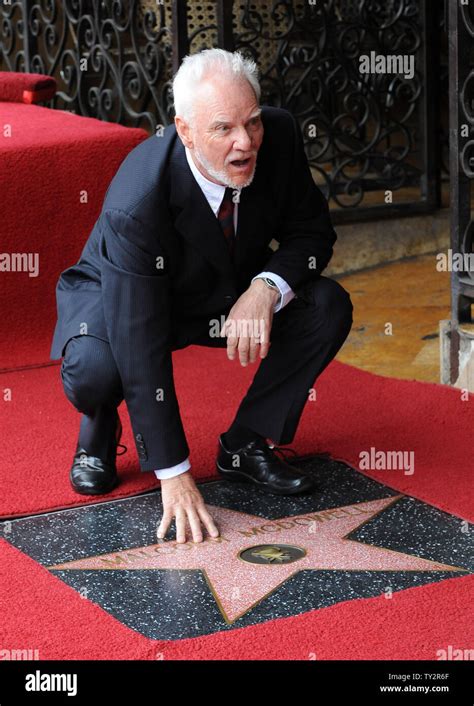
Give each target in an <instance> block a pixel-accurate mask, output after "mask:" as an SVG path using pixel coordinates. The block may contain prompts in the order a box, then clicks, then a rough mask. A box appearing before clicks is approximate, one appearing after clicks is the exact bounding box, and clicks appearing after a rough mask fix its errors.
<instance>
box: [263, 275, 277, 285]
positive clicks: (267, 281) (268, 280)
mask: <svg viewBox="0 0 474 706" xmlns="http://www.w3.org/2000/svg"><path fill="white" fill-rule="evenodd" d="M265 282H266V283H267V284H269V285H270V287H276V284H275V282H274V281H273V280H272V279H270V277H265Z"/></svg>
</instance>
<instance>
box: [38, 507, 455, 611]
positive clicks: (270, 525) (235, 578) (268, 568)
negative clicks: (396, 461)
mask: <svg viewBox="0 0 474 706" xmlns="http://www.w3.org/2000/svg"><path fill="white" fill-rule="evenodd" d="M401 497H403V496H401V495H399V496H396V497H391V498H384V499H382V500H370V501H369V502H364V503H357V504H355V505H346V506H345V507H340V508H333V509H330V510H322V511H318V512H308V513H305V514H303V515H297V516H291V517H284V518H281V519H278V520H265V519H264V518H262V517H257V516H255V515H248V514H246V513H242V512H236V511H234V510H226V509H224V508H220V507H214V506H208V507H209V508H210V512H211V514H212V517H213V518H214V520H215V522H216V524H217V526H218V527H219V530H220V537H218V538H216V539H213V538H211V537H206V539H205V540H204V541H203V542H201V543H193V542H191V541H190V542H186V543H185V544H178V543H177V542H176V541H163V540H161V541H160V542H159V543H157V544H150V545H148V546H144V547H137V548H134V549H125V550H123V551H119V552H111V553H110V554H101V555H98V556H92V557H88V558H86V559H79V560H77V561H70V562H66V563H64V564H56V565H55V566H49V567H48V568H49V569H55V570H59V569H102V570H115V571H116V570H131V569H195V570H201V571H202V572H203V573H204V576H205V578H206V580H207V582H208V584H209V587H210V589H211V591H212V593H213V595H214V597H215V599H216V601H217V604H218V605H219V608H220V610H221V612H222V615H223V617H224V619H225V620H226V622H228V623H233V622H234V621H235V620H237V619H238V618H240V617H241V616H242V615H243V614H244V613H246V612H247V611H248V610H250V609H251V608H252V607H253V606H254V605H256V603H258V602H259V601H261V600H263V598H265V597H266V596H267V595H269V594H270V593H271V592H272V591H274V590H275V589H276V588H277V587H278V586H280V585H281V584H282V583H283V582H284V581H286V580H287V579H288V578H290V576H293V575H294V574H296V573H297V572H298V571H301V570H303V569H313V570H318V571H321V570H324V569H327V570H333V571H334V570H340V571H462V570H463V569H460V568H459V567H454V566H449V565H447V564H439V563H437V562H434V561H429V560H426V559H421V558H419V557H417V556H412V555H410V554H404V553H402V552H397V551H393V550H391V549H382V548H379V547H375V546H372V545H370V544H363V543H361V542H359V541H357V540H351V539H346V537H347V535H348V534H350V533H351V532H353V531H354V530H355V529H357V528H358V527H360V526H361V525H363V524H364V523H366V522H368V521H369V520H370V519H372V518H373V517H374V516H375V515H376V514H378V513H380V512H382V511H383V510H385V509H386V508H387V507H389V506H390V505H392V504H393V503H395V502H397V501H398V500H399V499H400V498H401ZM261 545H289V546H290V547H297V548H299V549H301V550H303V551H304V552H305V554H304V555H303V556H301V558H298V559H297V560H296V561H293V562H292V563H282V562H283V561H284V560H285V551H281V550H278V549H276V550H274V549H272V548H271V547H270V549H269V551H268V552H265V551H264V553H263V555H265V554H266V555H267V557H268V560H269V562H270V563H263V564H256V563H248V562H247V561H244V560H243V559H242V558H241V556H240V555H241V553H242V551H243V550H245V549H248V548H251V547H257V546H261ZM257 551H258V550H257ZM261 556H262V555H261Z"/></svg>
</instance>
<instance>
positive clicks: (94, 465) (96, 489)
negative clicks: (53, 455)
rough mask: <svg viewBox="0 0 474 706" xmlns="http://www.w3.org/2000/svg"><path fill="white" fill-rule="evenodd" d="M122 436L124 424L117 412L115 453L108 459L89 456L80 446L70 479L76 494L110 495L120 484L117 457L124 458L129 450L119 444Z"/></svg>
mask: <svg viewBox="0 0 474 706" xmlns="http://www.w3.org/2000/svg"><path fill="white" fill-rule="evenodd" d="M121 436H122V423H121V421H120V417H119V415H118V412H117V426H116V430H115V444H114V445H113V451H112V452H111V453H110V455H109V456H108V457H107V458H99V457H98V456H89V455H88V453H87V451H86V450H85V449H83V448H82V447H81V446H80V445H79V444H78V445H77V448H76V453H75V454H74V460H73V463H72V467H71V471H70V474H69V479H70V481H71V485H72V487H73V489H74V490H75V491H76V493H80V494H81V495H105V494H106V493H110V491H111V490H113V489H114V488H115V487H116V486H117V485H118V482H119V479H118V474H117V467H116V465H115V459H116V456H117V455H119V456H122V455H123V454H124V453H125V451H126V450H127V447H126V446H123V444H119V441H120V439H121ZM118 446H121V447H122V448H123V449H124V451H122V453H121V454H117V447H118Z"/></svg>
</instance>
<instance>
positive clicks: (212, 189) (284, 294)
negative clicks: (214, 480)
mask: <svg viewBox="0 0 474 706" xmlns="http://www.w3.org/2000/svg"><path fill="white" fill-rule="evenodd" d="M184 150H185V152H186V158H187V160H188V164H189V168H190V169H191V172H192V173H193V176H194V178H195V179H196V181H197V183H198V184H199V186H200V187H201V189H202V192H203V194H204V196H205V197H206V199H207V202H208V204H209V206H210V207H211V209H212V212H213V213H214V215H215V216H216V218H217V216H218V214H219V208H220V206H221V203H222V199H223V198H224V193H225V189H226V187H225V186H223V185H222V184H215V183H214V182H213V181H209V179H207V178H206V177H205V176H204V174H201V172H200V171H199V169H198V168H197V167H196V165H195V164H194V161H193V158H192V155H191V152H190V151H189V150H188V148H187V147H185V148H184ZM238 206H239V204H238V202H237V203H234V233H237V219H238ZM263 276H265V277H270V278H271V279H272V280H273V281H274V282H275V284H276V285H277V287H278V289H279V290H280V299H279V301H278V302H277V303H276V304H275V308H274V313H276V312H277V311H280V309H283V307H284V306H286V304H288V303H289V302H290V301H291V300H292V299H293V298H294V296H295V293H294V292H293V290H292V289H291V287H290V286H289V284H288V283H287V282H285V280H284V279H283V278H282V277H280V276H279V275H277V274H275V273H274V272H260V274H258V275H255V277H253V278H252V282H253V280H254V279H257V278H258V277H263ZM190 468H191V463H190V462H189V456H188V457H187V458H186V459H185V460H184V461H182V462H181V463H178V464H176V466H171V467H169V468H160V469H158V470H156V471H155V475H156V477H157V478H159V480H165V479H166V478H173V477H174V476H178V475H180V474H181V473H185V472H186V471H189V469H190Z"/></svg>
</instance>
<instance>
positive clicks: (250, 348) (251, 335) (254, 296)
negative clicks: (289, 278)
mask: <svg viewBox="0 0 474 706" xmlns="http://www.w3.org/2000/svg"><path fill="white" fill-rule="evenodd" d="M278 297H279V293H278V292H277V291H275V290H274V289H271V288H270V287H267V285H266V284H265V282H263V281H262V280H261V279H256V280H254V281H253V282H252V284H251V285H250V287H249V288H248V289H247V291H246V292H244V293H243V294H242V295H241V296H240V297H239V298H238V300H237V301H236V302H235V304H234V306H233V307H232V309H231V310H230V312H229V315H228V317H227V319H226V321H225V323H224V326H223V327H222V331H221V336H222V337H224V336H227V357H228V358H229V360H234V358H235V354H236V351H237V350H238V352H239V360H240V363H241V365H243V366H244V367H245V366H246V365H247V363H248V362H249V360H250V362H251V363H254V362H255V360H256V359H257V350H258V347H259V346H260V358H265V356H266V355H267V353H268V350H269V348H270V331H271V328H272V322H273V309H274V306H275V304H276V302H277V301H278Z"/></svg>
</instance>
